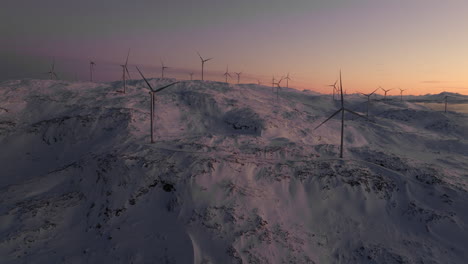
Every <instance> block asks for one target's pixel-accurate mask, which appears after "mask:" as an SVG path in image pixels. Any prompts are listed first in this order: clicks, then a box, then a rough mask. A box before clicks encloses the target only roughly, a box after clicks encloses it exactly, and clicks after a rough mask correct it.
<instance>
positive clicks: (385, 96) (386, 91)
mask: <svg viewBox="0 0 468 264" xmlns="http://www.w3.org/2000/svg"><path fill="white" fill-rule="evenodd" d="M380 89H382V90H383V91H384V92H385V95H384V100H385V99H386V98H387V93H388V92H389V91H391V90H393V89H388V90H385V89H384V88H382V87H380Z"/></svg>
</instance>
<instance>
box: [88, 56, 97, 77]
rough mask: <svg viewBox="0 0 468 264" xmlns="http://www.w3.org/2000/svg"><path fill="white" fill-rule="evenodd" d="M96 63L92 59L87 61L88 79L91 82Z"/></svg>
mask: <svg viewBox="0 0 468 264" xmlns="http://www.w3.org/2000/svg"><path fill="white" fill-rule="evenodd" d="M95 65H96V63H94V61H89V79H90V80H91V82H93V70H94V66H95Z"/></svg>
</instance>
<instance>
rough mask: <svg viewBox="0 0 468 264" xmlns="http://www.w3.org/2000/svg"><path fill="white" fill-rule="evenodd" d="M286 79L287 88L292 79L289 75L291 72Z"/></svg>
mask: <svg viewBox="0 0 468 264" xmlns="http://www.w3.org/2000/svg"><path fill="white" fill-rule="evenodd" d="M284 79H285V80H286V88H289V80H291V78H290V77H289V72H288V74H287V75H286V78H284Z"/></svg>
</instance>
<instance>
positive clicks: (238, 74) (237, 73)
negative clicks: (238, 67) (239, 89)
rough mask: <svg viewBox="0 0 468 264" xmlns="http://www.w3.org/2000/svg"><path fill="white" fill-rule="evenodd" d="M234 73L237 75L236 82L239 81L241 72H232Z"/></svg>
mask: <svg viewBox="0 0 468 264" xmlns="http://www.w3.org/2000/svg"><path fill="white" fill-rule="evenodd" d="M234 73H235V74H236V75H237V84H239V83H240V76H241V74H242V72H234Z"/></svg>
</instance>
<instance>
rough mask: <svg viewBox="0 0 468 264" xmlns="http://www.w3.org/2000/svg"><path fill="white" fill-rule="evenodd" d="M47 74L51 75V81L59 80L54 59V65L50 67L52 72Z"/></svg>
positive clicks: (53, 59)
mask: <svg viewBox="0 0 468 264" xmlns="http://www.w3.org/2000/svg"><path fill="white" fill-rule="evenodd" d="M46 73H47V74H49V79H51V80H53V79H55V80H58V76H57V73H55V58H52V65H51V66H50V70H49V71H48V72H46Z"/></svg>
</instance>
